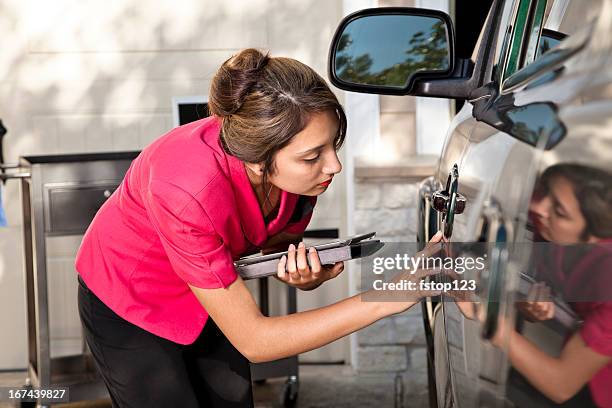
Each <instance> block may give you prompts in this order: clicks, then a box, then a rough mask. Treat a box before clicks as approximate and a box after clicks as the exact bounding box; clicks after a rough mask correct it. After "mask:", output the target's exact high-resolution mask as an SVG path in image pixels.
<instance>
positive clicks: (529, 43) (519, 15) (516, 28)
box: [499, 0, 547, 84]
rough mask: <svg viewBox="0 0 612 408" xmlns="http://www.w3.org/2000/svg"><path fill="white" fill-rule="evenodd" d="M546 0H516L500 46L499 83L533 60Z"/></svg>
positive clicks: (535, 54)
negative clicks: (502, 58) (501, 63)
mask: <svg viewBox="0 0 612 408" xmlns="http://www.w3.org/2000/svg"><path fill="white" fill-rule="evenodd" d="M546 2H547V1H546V0H518V3H517V5H516V9H515V13H514V19H513V24H512V26H511V27H509V30H508V31H507V33H506V38H505V40H504V44H503V48H502V56H505V61H504V62H503V65H502V66H503V70H502V72H501V75H500V76H499V78H500V81H499V82H500V84H501V83H503V82H504V81H505V80H506V79H507V78H508V77H510V76H512V75H513V74H514V73H515V72H517V71H518V70H519V69H521V68H522V67H524V66H526V65H528V64H530V63H531V62H533V61H534V60H535V58H536V56H537V51H538V44H539V39H540V35H541V33H542V28H543V25H544V15H545V12H546Z"/></svg>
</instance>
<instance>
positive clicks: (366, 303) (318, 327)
mask: <svg viewBox="0 0 612 408" xmlns="http://www.w3.org/2000/svg"><path fill="white" fill-rule="evenodd" d="M441 239H442V234H441V233H438V234H436V235H435V236H434V237H433V238H432V239H431V241H430V242H429V244H428V245H427V246H426V248H425V249H424V250H423V251H422V252H420V253H419V254H420V255H422V256H431V255H434V254H436V253H437V252H439V251H440V248H441V245H440V244H439V242H440V241H441ZM302 249H303V248H302ZM419 254H417V255H415V256H419ZM294 255H295V254H294ZM313 255H314V256H316V254H313ZM296 258H297V259H296ZM293 261H295V262H296V263H297V265H300V264H305V263H306V253H305V251H304V250H302V251H298V253H297V255H295V256H293V257H291V262H293ZM286 262H288V260H287V259H284V260H281V262H279V264H278V269H279V273H280V272H284V270H285V264H286ZM434 273H436V271H428V270H418V271H416V273H415V272H414V271H413V272H403V273H400V274H398V275H397V276H396V277H395V278H394V279H393V280H394V281H396V282H397V281H399V280H404V281H411V282H414V284H415V285H416V283H418V282H419V281H420V280H421V279H422V278H423V277H425V276H427V275H432V274H434ZM190 288H191V290H192V291H193V293H194V294H195V295H196V297H197V298H198V300H199V301H200V303H201V304H202V306H203V307H204V309H206V311H207V312H208V314H209V316H210V317H211V318H212V319H213V320H214V321H215V323H216V324H217V326H219V328H220V329H221V331H222V332H223V333H224V334H225V336H226V337H227V338H228V339H229V341H230V342H231V343H232V344H233V345H234V347H236V349H237V350H238V351H239V352H240V353H242V355H244V356H245V357H246V358H248V359H249V360H250V361H252V362H263V361H272V360H277V359H279V358H283V357H289V356H293V355H296V354H300V353H304V352H306V351H310V350H313V349H315V348H317V347H321V346H324V345H325V344H328V343H331V342H332V341H334V340H337V339H339V338H341V337H344V336H346V335H347V334H350V333H352V332H354V331H356V330H359V329H361V328H364V327H366V326H368V325H370V324H372V323H374V322H375V321H377V320H379V319H381V318H383V317H385V316H389V315H392V314H395V313H400V312H402V311H404V310H406V309H408V308H410V307H411V306H412V305H414V304H415V303H416V302H418V301H419V299H420V298H421V297H423V296H435V295H438V294H439V293H435V292H422V291H420V290H414V291H410V293H406V292H399V291H395V292H389V291H374V290H371V291H368V292H365V293H362V294H359V295H356V296H353V297H350V298H348V299H344V300H342V301H340V302H337V303H334V304H332V305H329V306H325V307H321V308H318V309H314V310H309V311H307V312H300V313H293V314H290V315H286V316H275V317H267V316H264V315H262V314H261V312H260V311H259V307H258V306H257V304H256V303H255V300H254V299H253V296H252V295H251V293H250V292H249V291H248V289H247V288H246V286H245V284H244V282H243V281H242V279H241V278H240V277H238V278H237V279H236V280H235V281H234V282H233V283H232V284H230V285H229V286H228V287H227V288H217V289H202V288H198V287H195V286H192V285H190ZM364 298H367V300H364Z"/></svg>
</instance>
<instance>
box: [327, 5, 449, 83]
mask: <svg viewBox="0 0 612 408" xmlns="http://www.w3.org/2000/svg"><path fill="white" fill-rule="evenodd" d="M449 48H450V47H449V42H448V34H447V33H446V25H445V24H444V21H442V20H441V19H439V18H436V17H429V16H406V15H375V16H366V17H361V18H358V19H356V20H353V21H351V22H350V23H349V24H348V25H347V26H346V28H345V30H344V31H343V33H342V35H341V36H340V39H339V42H338V46H337V48H336V52H335V67H334V68H335V71H336V76H337V77H338V78H339V79H340V80H342V81H345V82H347V83H353V84H361V85H377V86H388V87H394V88H404V87H406V86H407V85H408V83H409V81H410V79H411V77H412V76H413V75H414V74H415V73H417V72H421V71H427V72H433V73H436V72H440V73H443V72H446V71H447V70H448V69H449V68H450V49H449Z"/></svg>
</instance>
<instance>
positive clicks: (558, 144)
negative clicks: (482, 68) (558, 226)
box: [495, 1, 612, 407]
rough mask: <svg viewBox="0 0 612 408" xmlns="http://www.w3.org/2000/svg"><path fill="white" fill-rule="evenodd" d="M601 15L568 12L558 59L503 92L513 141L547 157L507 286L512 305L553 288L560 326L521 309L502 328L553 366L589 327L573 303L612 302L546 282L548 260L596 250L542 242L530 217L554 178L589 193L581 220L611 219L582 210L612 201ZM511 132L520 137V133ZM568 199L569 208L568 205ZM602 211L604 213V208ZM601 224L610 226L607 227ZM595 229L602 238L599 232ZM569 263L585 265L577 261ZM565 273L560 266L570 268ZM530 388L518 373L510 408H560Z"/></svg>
mask: <svg viewBox="0 0 612 408" xmlns="http://www.w3.org/2000/svg"><path fill="white" fill-rule="evenodd" d="M566 7H567V6H566ZM598 10H601V2H599V1H588V2H584V1H583V2H580V3H578V2H569V7H567V10H566V15H565V16H564V19H563V21H562V24H561V29H563V27H575V28H576V29H578V31H577V32H575V33H572V32H569V33H568V34H570V36H569V38H567V40H565V41H564V42H563V43H561V44H560V45H559V46H558V47H556V48H555V49H553V50H552V53H549V54H548V55H541V56H539V57H538V58H536V59H535V60H534V62H533V63H532V64H531V65H530V66H527V67H525V68H523V69H522V70H519V71H518V72H516V73H515V74H514V75H511V76H510V77H508V78H507V80H506V81H505V83H504V84H503V85H502V89H501V92H502V94H505V95H508V96H511V97H512V99H513V100H514V104H515V105H517V107H513V108H510V109H509V110H508V113H507V114H506V117H508V118H510V119H511V120H512V121H513V122H514V123H515V124H516V123H519V122H520V123H521V124H522V127H523V131H522V132H516V133H517V134H516V136H517V137H518V138H519V139H520V138H530V139H532V141H533V142H536V143H537V144H538V145H539V146H540V147H541V149H542V150H541V151H540V152H539V154H538V155H537V156H536V158H535V160H534V164H533V165H532V168H533V167H534V166H535V172H533V173H530V174H529V176H528V181H527V182H526V183H527V184H528V185H529V186H530V187H529V188H527V189H525V190H524V192H525V194H524V196H523V197H522V198H521V201H522V202H521V203H520V204H519V206H518V207H515V208H518V212H517V213H516V214H515V216H516V221H515V226H516V231H517V232H516V239H515V248H516V249H515V253H514V255H515V257H514V259H512V258H511V259H510V260H509V269H511V270H512V273H513V275H514V276H513V277H512V278H513V280H514V281H513V282H510V283H509V285H508V291H509V292H514V294H510V295H509V297H513V298H515V300H524V299H525V298H526V297H527V296H528V295H529V294H530V293H531V291H530V289H532V287H533V284H534V283H535V282H545V283H546V284H548V285H550V286H552V289H551V290H552V291H553V297H552V300H553V301H554V303H555V314H554V317H553V318H552V319H549V320H545V321H537V320H536V321H535V322H530V321H528V320H527V317H526V315H525V313H522V312H520V307H517V305H520V304H519V303H508V307H507V309H506V310H505V316H504V318H505V319H507V320H511V321H515V322H516V325H515V327H516V330H517V331H518V332H519V333H520V334H521V335H522V336H524V337H526V338H527V339H529V340H530V341H531V342H532V343H534V344H535V345H536V346H537V347H538V349H539V350H541V351H543V352H545V353H547V354H549V355H551V356H556V355H559V353H560V352H561V349H562V348H563V346H564V343H565V342H566V341H567V339H568V338H569V337H571V336H572V335H573V334H574V333H576V332H578V331H580V330H581V325H582V326H583V325H584V323H581V321H583V320H584V319H585V317H584V316H583V315H581V314H580V313H578V312H580V311H581V307H580V306H578V307H576V306H575V305H576V304H577V303H578V304H581V303H582V305H585V304H587V303H590V302H592V301H594V300H598V301H601V300H610V299H612V297H610V296H606V295H609V293H608V292H609V290H608V291H604V292H603V294H602V293H601V292H600V294H599V295H598V296H599V298H598V299H592V298H590V296H587V295H582V294H581V295H577V294H576V293H575V289H576V287H575V286H576V283H573V284H572V285H574V287H569V286H568V285H569V284H563V285H561V284H559V282H557V281H555V280H554V279H552V280H549V279H548V278H547V276H548V275H549V274H551V273H552V272H553V271H554V270H555V268H557V266H558V265H557V264H556V262H557V257H553V258H554V259H555V261H554V262H555V263H552V264H549V263H544V262H542V259H543V257H544V256H546V257H550V254H559V253H561V252H565V253H567V252H569V251H574V252H579V253H580V257H579V258H578V259H587V258H589V257H591V258H594V257H595V255H594V254H597V251H598V250H599V249H600V248H597V247H595V246H589V245H586V244H584V243H583V242H582V238H581V237H574V238H572V237H571V236H570V235H569V234H568V233H567V232H564V233H563V234H561V236H559V234H558V233H557V234H555V233H550V232H548V234H549V235H551V236H548V237H543V235H542V231H543V227H541V226H539V224H540V223H539V222H538V221H537V220H536V219H535V218H534V214H533V212H534V210H533V209H534V206H535V208H536V210H538V207H537V203H539V202H541V201H542V194H543V188H542V187H543V185H544V184H545V183H544V180H546V179H552V178H554V179H555V180H557V179H559V180H563V179H567V181H568V182H570V181H571V182H572V183H576V184H577V185H575V186H573V191H582V192H583V193H582V194H581V195H580V196H578V197H576V202H582V204H581V205H580V211H579V213H582V212H586V213H589V211H590V212H591V214H590V216H592V217H593V216H594V217H602V216H603V217H605V215H604V214H606V213H609V208H608V207H609V206H608V207H605V205H604V206H603V207H602V208H599V209H597V210H595V215H593V210H590V207H589V205H584V201H592V200H591V199H588V198H587V197H586V196H587V195H588V194H595V197H598V195H597V194H598V193H597V191H598V189H599V191H600V192H601V191H604V193H601V194H604V195H605V194H607V193H605V190H606V183H608V182H609V180H610V178H611V176H610V175H611V174H612V173H611V172H610V171H611V165H610V157H612V150H611V149H612V139H611V138H610V134H611V132H610V125H609V123H608V118H609V117H610V106H609V105H610V104H609V100H610V92H609V89H610V83H611V78H610V76H609V75H606V73H607V71H609V70H606V63H607V61H609V58H610V57H609V54H610V42H609V41H608V42H607V43H606V42H605V41H601V40H599V39H601V38H605V37H606V36H605V34H604V33H609V30H610V27H609V22H606V21H605V19H600V21H596V20H595V21H594V20H593V19H592V18H589V17H590V16H591V17H592V16H593V15H596V14H597V11H598ZM570 29H571V28H570ZM519 109H520V110H521V112H520V114H519V113H518V110H519ZM529 110H532V112H531V113H530V112H529ZM534 112H535V113H534ZM514 127H515V131H516V127H517V126H516V125H514ZM528 129H532V131H531V132H529V131H527V130H528ZM542 130H544V131H542ZM516 163H517V162H516V161H514V160H508V161H507V166H506V169H504V171H503V172H502V177H503V179H504V180H510V179H511V177H512V175H513V174H517V173H519V171H520V170H519V167H518V166H517V165H516ZM564 172H565V173H564ZM546 175H548V176H546ZM531 186H535V187H536V188H535V189H534V188H531ZM538 186H539V187H538ZM592 186H594V187H592ZM607 189H608V190H609V186H608V188H607ZM495 194H496V195H497V196H498V197H500V198H502V200H504V201H505V200H506V198H505V197H504V189H503V188H502V187H501V185H498V191H497V192H496V193H495ZM555 194H556V193H555ZM565 199H571V196H570V197H569V198H567V197H566V198H565ZM602 203H603V204H605V201H602ZM608 204H610V203H609V200H608ZM530 209H531V210H532V211H531V213H530V212H529V210H530ZM538 211H539V210H538ZM536 212H537V211H536ZM562 217H563V214H561V215H560V216H556V218H555V216H553V217H551V219H556V221H553V223H554V222H556V223H559V222H561V223H562V222H563V220H562ZM559 220H561V221H559ZM598 223H599V224H600V225H605V223H604V222H603V221H599V222H598ZM546 228H549V227H546ZM598 228H599V229H601V226H599V227H598ZM553 230H554V229H553ZM596 234H598V235H601V236H602V237H601V238H602V239H605V238H607V235H606V233H605V232H601V231H599V232H597V231H596ZM608 235H610V233H608ZM535 241H538V242H535ZM561 243H563V245H561ZM573 262H575V264H579V262H578V261H575V260H574V261H573ZM544 265H545V266H544ZM572 265H574V264H572ZM566 266H567V265H565V264H564V265H563V267H564V268H566ZM574 269H575V268H574ZM589 269H592V270H593V271H597V270H598V269H603V268H598V265H597V262H595V264H593V265H590V267H589ZM566 275H567V276H571V275H572V269H569V270H568V269H566ZM597 279H598V278H597V275H596V273H595V274H594V276H593V277H588V276H587V278H585V279H581V280H580V283H579V286H580V287H581V288H582V289H581V290H582V291H587V290H594V288H598V287H607V286H606V285H601V284H600V283H599V282H598V280H597ZM555 284H556V285H557V286H554V285H555ZM580 293H584V292H580ZM585 302H586V303H585ZM532 380H533V378H531V379H530V377H529V375H527V374H526V373H524V372H520V371H519V370H516V369H514V368H513V367H512V368H511V369H510V372H509V377H508V381H507V389H506V396H507V400H508V401H509V402H511V403H512V404H513V405H515V406H533V407H548V406H556V404H555V403H554V402H553V401H552V400H551V399H550V398H548V397H546V396H545V395H544V394H543V393H542V392H540V390H538V389H537V387H535V386H534V385H532ZM583 395H584V394H583V393H580V394H579V395H578V396H576V397H575V398H574V399H572V400H571V401H570V402H568V403H567V405H566V406H591V405H588V404H590V402H589V401H585V400H584V398H583ZM564 406H565V405H564Z"/></svg>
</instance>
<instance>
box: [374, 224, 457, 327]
mask: <svg viewBox="0 0 612 408" xmlns="http://www.w3.org/2000/svg"><path fill="white" fill-rule="evenodd" d="M444 241H445V240H444V238H443V234H442V232H441V231H438V233H436V234H435V235H434V236H433V237H432V238H431V240H430V241H429V242H428V243H427V245H426V246H425V248H424V249H423V250H422V251H420V252H417V253H416V254H415V255H413V257H414V258H420V257H423V258H428V257H430V256H434V255H437V254H438V253H439V252H440V251H441V250H442V243H443V242H444ZM441 272H444V271H443V270H437V269H433V270H432V269H423V268H420V269H418V270H416V271H402V272H400V273H398V274H397V275H395V276H394V277H393V279H392V280H391V283H399V282H404V286H405V287H412V288H414V289H406V290H391V289H388V290H369V291H368V292H366V293H364V294H362V299H363V300H365V301H377V302H381V304H382V305H383V308H384V310H385V315H390V314H396V313H401V312H403V311H405V310H406V309H409V308H410V307H412V306H413V305H414V304H415V303H417V302H419V301H420V300H421V299H422V298H424V297H430V296H438V295H440V291H438V290H428V289H427V288H422V287H421V281H422V280H423V279H425V278H426V277H428V276H433V275H438V274H440V273H441Z"/></svg>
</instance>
